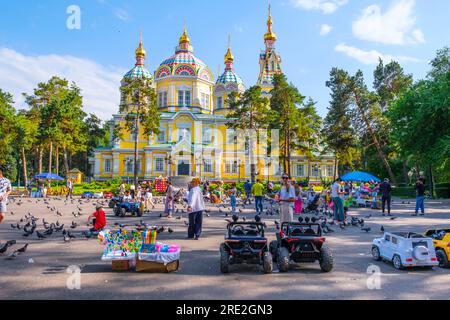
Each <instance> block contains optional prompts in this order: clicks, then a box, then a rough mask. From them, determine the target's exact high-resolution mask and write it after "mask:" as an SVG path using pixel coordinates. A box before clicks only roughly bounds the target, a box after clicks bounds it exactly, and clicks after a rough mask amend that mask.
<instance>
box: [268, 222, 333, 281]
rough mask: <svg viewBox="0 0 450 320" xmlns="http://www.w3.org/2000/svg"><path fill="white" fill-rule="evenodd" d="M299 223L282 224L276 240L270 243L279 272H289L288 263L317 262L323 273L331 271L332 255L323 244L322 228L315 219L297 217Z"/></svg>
mask: <svg viewBox="0 0 450 320" xmlns="http://www.w3.org/2000/svg"><path fill="white" fill-rule="evenodd" d="M298 221H299V222H284V223H283V224H282V225H281V230H280V233H277V240H276V241H272V242H271V243H270V251H271V253H272V256H273V257H274V259H275V261H276V262H277V264H278V269H279V270H280V271H281V272H287V271H288V270H289V264H290V262H291V261H292V262H294V263H312V262H316V261H319V264H320V269H321V270H322V271H323V272H330V271H331V270H332V269H333V255H332V252H331V250H330V248H329V247H328V246H327V245H326V244H325V240H326V239H325V237H323V236H322V227H321V226H320V224H319V223H317V221H318V220H317V219H316V218H315V217H313V218H310V217H305V218H303V217H299V218H298Z"/></svg>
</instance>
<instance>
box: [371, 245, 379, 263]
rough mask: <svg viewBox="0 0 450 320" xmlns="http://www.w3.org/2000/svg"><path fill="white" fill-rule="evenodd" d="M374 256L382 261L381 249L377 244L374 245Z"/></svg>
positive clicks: (376, 259) (374, 258)
mask: <svg viewBox="0 0 450 320" xmlns="http://www.w3.org/2000/svg"><path fill="white" fill-rule="evenodd" d="M372 258H373V260H375V261H380V260H381V254H380V249H378V247H377V246H373V247H372Z"/></svg>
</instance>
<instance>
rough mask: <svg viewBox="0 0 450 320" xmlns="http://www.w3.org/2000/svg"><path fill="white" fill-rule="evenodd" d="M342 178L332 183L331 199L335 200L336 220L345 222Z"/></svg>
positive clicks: (334, 211)
mask: <svg viewBox="0 0 450 320" xmlns="http://www.w3.org/2000/svg"><path fill="white" fill-rule="evenodd" d="M341 182H342V179H341V178H337V179H336V181H335V182H334V183H333V184H332V185H331V199H332V200H333V205H334V207H333V213H334V220H336V221H338V222H343V221H344V220H345V212H344V201H343V200H342V198H341V195H342V194H344V192H342V191H341Z"/></svg>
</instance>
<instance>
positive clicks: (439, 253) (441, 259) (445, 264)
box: [436, 249, 450, 268]
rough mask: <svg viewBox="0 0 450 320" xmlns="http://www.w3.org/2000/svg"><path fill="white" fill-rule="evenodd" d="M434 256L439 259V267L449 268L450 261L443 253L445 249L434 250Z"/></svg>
mask: <svg viewBox="0 0 450 320" xmlns="http://www.w3.org/2000/svg"><path fill="white" fill-rule="evenodd" d="M436 258H437V259H438V261H439V267H441V268H449V267H450V263H449V262H448V258H447V255H446V254H445V251H444V250H442V249H438V250H436Z"/></svg>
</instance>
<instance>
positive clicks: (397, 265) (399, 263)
mask: <svg viewBox="0 0 450 320" xmlns="http://www.w3.org/2000/svg"><path fill="white" fill-rule="evenodd" d="M392 263H393V264H394V268H395V269H397V270H403V264H402V259H401V258H400V256H399V255H398V254H396V255H395V256H394V258H393V259H392Z"/></svg>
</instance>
